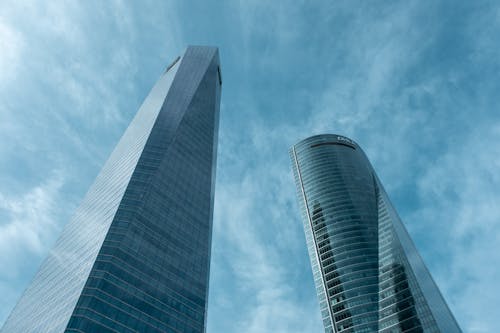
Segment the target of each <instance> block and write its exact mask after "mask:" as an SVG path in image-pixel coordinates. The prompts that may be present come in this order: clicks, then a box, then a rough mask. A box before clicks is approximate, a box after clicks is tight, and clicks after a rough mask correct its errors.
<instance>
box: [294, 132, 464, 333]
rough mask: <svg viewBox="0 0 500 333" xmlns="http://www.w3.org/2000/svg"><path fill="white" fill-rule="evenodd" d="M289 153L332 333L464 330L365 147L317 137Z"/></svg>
mask: <svg viewBox="0 0 500 333" xmlns="http://www.w3.org/2000/svg"><path fill="white" fill-rule="evenodd" d="M290 156H291V159H292V165H293V167H292V168H293V171H294V176H295V182H296V185H297V194H298V199H299V200H298V201H299V206H300V209H301V211H302V216H303V223H304V230H305V235H306V242H307V247H308V251H309V257H310V260H311V265H312V270H313V275H314V281H315V285H316V292H317V294H318V299H319V302H320V309H321V315H322V318H323V324H324V327H325V332H327V333H332V332H346V333H355V332H356V333H360V332H384V333H389V332H390V333H397V332H411V333H417V332H426V333H427V332H441V333H455V332H461V330H460V328H459V326H458V324H457V322H456V321H455V318H454V317H453V315H452V313H451V312H450V310H449V308H448V306H447V305H446V302H445V301H444V299H443V297H442V296H441V293H440V292H439V289H438V288H437V286H436V284H435V283H434V281H433V279H432V277H431V276H430V274H429V272H428V270H427V268H426V267H425V265H424V263H423V261H422V259H421V258H420V256H419V255H418V253H417V250H416V249H415V246H414V245H413V242H412V241H411V239H410V237H409V235H408V233H407V232H406V229H405V227H404V226H403V224H402V222H401V220H400V219H399V217H398V215H397V213H396V211H395V210H394V208H393V207H392V205H391V203H390V201H389V198H388V196H387V194H386V192H385V190H384V188H383V186H382V184H381V183H380V181H379V179H378V177H377V175H376V174H375V171H374V170H373V168H372V166H371V164H370V162H369V161H368V159H367V157H366V155H365V154H364V152H363V151H362V150H361V148H360V147H359V146H358V145H357V144H356V143H355V142H354V141H352V140H350V139H348V138H346V137H344V136H340V135H333V134H326V135H317V136H312V137H310V138H307V139H305V140H303V141H301V142H299V143H297V144H296V145H294V146H293V147H292V148H291V149H290Z"/></svg>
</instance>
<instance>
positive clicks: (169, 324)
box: [1, 46, 222, 333]
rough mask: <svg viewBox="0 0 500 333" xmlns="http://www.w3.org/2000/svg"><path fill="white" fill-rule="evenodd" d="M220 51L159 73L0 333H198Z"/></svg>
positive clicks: (192, 53)
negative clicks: (157, 78) (158, 76)
mask: <svg viewBox="0 0 500 333" xmlns="http://www.w3.org/2000/svg"><path fill="white" fill-rule="evenodd" d="M221 84H222V81H221V76H220V69H219V56H218V50H217V48H215V47H199V46H190V47H188V48H187V50H186V52H185V54H184V55H183V56H182V57H179V58H177V59H176V60H175V61H174V62H173V63H172V64H171V65H170V66H169V67H168V68H167V69H166V71H165V72H164V73H163V74H162V75H161V77H160V79H159V80H158V82H157V83H156V84H155V86H154V87H153V89H152V90H151V92H150V94H149V95H148V97H147V98H146V100H145V101H144V103H143V104H142V106H141V108H140V109H139V111H138V113H137V115H136V116H135V118H134V119H133V121H132V122H131V124H130V126H129V127H128V128H127V130H126V131H125V134H124V135H123V137H122V138H121V139H120V142H119V143H118V145H117V146H116V148H115V149H114V151H113V152H112V154H111V156H110V157H109V159H108V161H107V162H106V163H105V165H104V167H103V168H102V170H101V172H100V173H99V175H98V176H97V179H96V180H95V182H94V184H93V185H92V186H91V188H90V189H89V191H88V192H87V194H86V196H85V198H84V199H83V201H82V203H81V205H80V206H79V207H78V209H77V210H76V213H75V215H74V217H73V218H72V220H71V221H70V222H69V223H68V224H67V225H66V227H65V228H64V230H63V232H62V236H61V237H60V238H59V240H58V241H57V243H56V245H55V246H54V248H53V249H52V250H51V252H50V254H49V255H48V257H47V259H46V260H45V261H44V262H43V263H42V265H41V267H40V269H39V271H38V272H37V274H36V275H35V277H34V279H33V281H32V282H31V284H30V285H29V287H28V288H27V289H26V291H25V292H24V294H23V295H22V297H21V299H20V300H19V302H18V303H17V305H16V307H15V308H14V310H13V311H12V313H11V314H10V316H9V317H8V319H7V321H6V322H5V325H4V326H3V329H2V331H1V332H2V333H11V332H13V333H14V332H15V333H19V332H23V333H28V332H33V333H42V332H51V333H52V332H54V333H56V332H102V333H107V332H123V333H129V332H130V333H131V332H158V333H159V332H193V333H194V332H204V331H205V323H206V309H207V296H208V295H207V294H208V278H209V269H210V267H209V265H210V248H211V238H212V215H213V202H214V183H215V166H216V156H217V133H218V123H219V104H220V91H221Z"/></svg>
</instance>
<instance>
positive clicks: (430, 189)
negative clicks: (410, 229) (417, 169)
mask: <svg viewBox="0 0 500 333" xmlns="http://www.w3.org/2000/svg"><path fill="white" fill-rule="evenodd" d="M498 142H500V123H498V122H497V123H491V124H481V125H480V126H478V128H477V129H476V130H475V131H474V132H473V133H470V134H468V135H464V137H463V141H462V142H457V143H456V144H455V145H454V146H452V147H451V148H450V150H449V151H448V152H447V153H446V154H444V155H443V156H442V157H441V158H439V159H438V160H437V161H435V162H434V163H433V164H432V165H430V166H429V168H428V170H427V172H426V174H425V175H424V176H423V177H422V179H420V181H419V195H420V196H421V198H422V200H423V205H422V206H423V207H425V208H423V209H422V211H421V212H420V215H419V217H420V224H421V226H420V228H421V229H427V230H431V229H432V230H433V232H434V233H436V234H434V235H433V239H436V240H440V241H441V242H442V243H443V245H441V246H440V247H438V248H436V250H437V252H436V255H439V252H438V251H447V252H448V253H449V255H448V256H449V257H450V259H451V262H449V263H448V264H444V265H443V264H442V263H441V264H440V265H439V266H440V267H436V268H435V271H436V273H437V277H436V278H437V280H438V282H439V284H440V285H442V286H443V287H444V291H445V294H447V295H448V297H450V299H451V300H452V301H453V305H454V306H453V307H454V309H456V310H457V311H456V312H455V315H456V317H457V319H458V320H459V322H460V323H462V324H463V326H464V327H463V329H464V330H465V331H466V332H477V333H483V332H484V333H486V332H493V331H495V329H496V324H494V321H493V318H495V316H496V312H497V308H498V307H497V305H498V299H497V297H496V295H497V294H498V291H499V290H498V287H497V281H498V280H499V279H500V258H499V257H498V256H497V255H496V253H498V249H497V247H498V244H499V242H500V206H499V205H498V203H499V202H500V175H499V173H498V170H499V168H500V145H499V144H498ZM440 248H441V249H440ZM471 309H475V311H471Z"/></svg>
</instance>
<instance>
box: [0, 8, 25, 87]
mask: <svg viewBox="0 0 500 333" xmlns="http://www.w3.org/2000/svg"><path fill="white" fill-rule="evenodd" d="M24 47H25V42H24V37H23V35H22V34H21V33H20V32H19V31H17V30H16V29H14V28H12V27H11V26H10V25H9V24H8V23H7V22H6V21H5V20H4V19H3V17H1V16H0V50H2V51H1V52H0V73H1V75H0V88H2V87H3V86H4V85H5V84H6V83H7V82H12V80H13V79H14V78H15V73H16V71H17V68H18V66H19V64H20V63H21V58H22V56H23V52H24Z"/></svg>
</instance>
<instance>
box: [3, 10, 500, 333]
mask: <svg viewBox="0 0 500 333" xmlns="http://www.w3.org/2000/svg"><path fill="white" fill-rule="evenodd" d="M498 36H500V4H499V3H498V2H496V1H480V0H479V1H436V0H429V1H426V0H418V1H400V2H398V1H370V2H367V1H297V0H295V1H265V0H263V1H256V0H255V1H254V0H240V1H222V0H214V1H199V2H193V1H186V0H182V1H157V2H153V1H141V2H139V1H129V2H125V1H73V2H65V1H64V2H59V1H48V2H47V1H40V2H36V1H33V2H29V3H28V2H27V1H14V0H12V1H2V2H1V3H0V295H1V297H0V326H1V325H2V324H3V322H4V321H5V318H6V317H7V316H8V314H9V313H10V311H11V309H12V308H13V306H14V305H15V303H16V301H17V299H18V298H19V296H20V295H21V293H22V292H23V290H24V288H25V287H26V286H27V284H28V283H29V282H30V280H31V278H32V277H33V275H34V273H35V272H36V270H37V269H38V266H39V265H40V263H41V261H42V260H43V258H44V257H45V256H46V254H47V252H48V251H49V249H50V248H51V246H52V245H53V244H54V242H55V240H56V239H57V237H58V235H59V233H60V231H61V228H62V227H63V226H64V224H65V223H66V222H67V221H68V220H69V218H70V216H71V215H72V212H73V211H74V209H75V207H76V206H77V205H78V203H79V202H80V200H81V199H82V197H83V195H84V193H85V192H86V190H87V189H88V187H89V186H90V184H91V183H92V181H93V179H94V178H95V176H96V175H97V173H98V172H99V169H100V167H101V166H102V165H103V163H104V162H105V160H106V158H107V157H108V155H109V154H110V152H111V150H112V149H113V147H114V145H115V144H116V143H117V141H118V140H119V138H120V136H121V134H122V133H123V131H124V130H125V128H126V127H127V125H128V123H129V122H130V120H131V119H132V117H133V116H134V114H135V112H136V111H137V109H138V108H139V106H140V104H141V103H142V101H143V99H144V98H145V96H146V95H147V94H148V92H149V90H150V89H151V87H152V86H153V84H154V83H155V81H156V80H157V78H158V77H159V76H160V74H161V73H162V71H163V70H164V69H165V67H166V66H167V65H168V64H169V63H170V62H171V61H172V60H173V59H174V58H175V57H176V56H177V55H180V54H182V52H183V51H184V49H185V47H186V46H187V45H189V44H195V45H196V44H201V45H215V46H218V47H219V48H220V56H221V63H222V66H221V68H222V76H223V89H222V104H221V119H220V121H221V123H220V132H219V157H218V170H217V185H216V204H215V217H214V234H213V237H214V238H213V249H212V266H211V282H210V299H209V312H208V332H209V333H216V332H242V333H260V332H278V333H279V332H287V333H290V332H297V333H303V332H312V333H314V332H317V333H320V332H322V330H323V328H322V323H321V319H320V313H319V306H318V304H317V299H316V295H315V290H314V286H313V280H312V274H311V270H310V265H309V261H308V256H307V252H306V245H305V238H304V234H303V230H302V225H301V221H300V217H299V211H298V207H297V205H296V199H295V187H294V183H293V178H292V175H291V171H290V162H289V157H288V148H289V147H290V146H291V145H292V144H294V143H296V142H297V141H299V140H300V139H303V138H305V137H307V136H310V135H313V134H319V133H337V134H343V135H346V136H348V137H350V138H352V139H354V140H356V141H357V142H358V143H359V144H360V145H361V146H362V147H363V149H364V150H365V151H366V153H367V155H368V157H369V158H370V160H371V161H372V164H373V165H374V168H375V170H376V171H377V173H378V175H379V176H380V178H381V180H382V182H383V183H384V185H385V187H386V189H387V191H388V192H389V196H390V197H391V199H392V201H393V203H394V204H395V206H396V208H397V209H398V211H399V213H400V215H401V217H402V219H403V221H404V222H405V224H406V226H407V228H408V230H409V232H410V234H411V236H412V237H413V239H414V240H415V243H416V245H417V248H418V249H419V250H420V253H421V255H422V257H423V258H424V261H425V262H426V263H427V265H428V267H429V269H430V271H431V273H432V275H433V276H434V278H435V280H436V282H437V284H438V285H439V287H440V288H441V291H442V292H443V294H444V296H445V298H446V300H447V302H448V304H449V306H450V308H451V310H452V312H453V313H454V314H455V316H456V318H457V320H458V322H459V324H460V325H461V326H462V328H463V329H464V331H466V332H477V333H481V332H494V331H496V329H497V327H499V325H500V319H499V317H498V300H497V298H498V295H499V294H500V288H499V287H498V281H499V280H500V252H499V251H498V244H499V242H500V221H499V220H500V204H499V203H500V172H499V169H500V109H499V96H500V95H499V92H500V81H499V73H500V43H499V39H498Z"/></svg>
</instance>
